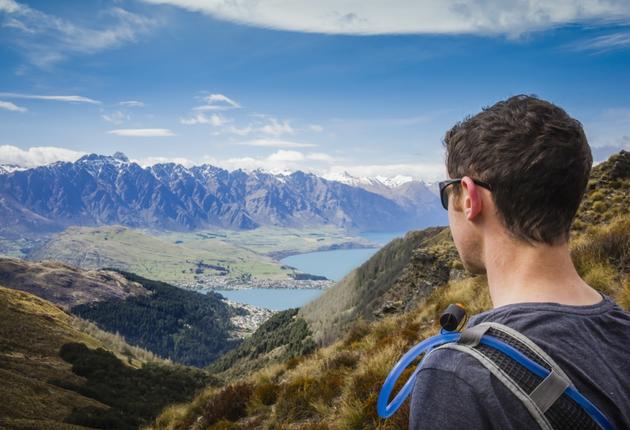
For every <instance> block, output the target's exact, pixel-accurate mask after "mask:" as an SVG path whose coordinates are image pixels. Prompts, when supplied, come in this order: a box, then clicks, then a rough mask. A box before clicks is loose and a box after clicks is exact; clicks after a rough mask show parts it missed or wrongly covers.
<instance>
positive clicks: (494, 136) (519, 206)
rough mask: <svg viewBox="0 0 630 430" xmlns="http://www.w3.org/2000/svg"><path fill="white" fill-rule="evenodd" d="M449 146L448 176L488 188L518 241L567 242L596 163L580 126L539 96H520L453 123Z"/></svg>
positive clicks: (456, 188) (445, 138) (455, 191)
mask: <svg viewBox="0 0 630 430" xmlns="http://www.w3.org/2000/svg"><path fill="white" fill-rule="evenodd" d="M444 146H445V147H446V168H447V171H448V174H449V176H450V177H452V178H457V177H462V176H471V177H473V178H475V179H481V180H483V181H486V182H489V183H490V184H491V185H492V186H493V191H492V197H493V199H494V202H495V205H496V207H497V210H498V213H499V216H500V218H501V219H502V221H503V222H504V224H505V226H506V227H507V229H508V230H509V231H510V232H512V233H513V234H514V236H516V237H517V238H520V239H522V240H524V241H526V242H528V243H533V242H544V243H547V244H549V245H553V244H556V243H558V242H559V241H561V242H565V241H567V240H568V238H569V229H570V227H571V222H572V221H573V218H574V217H575V213H576V212H577V209H578V206H579V205H580V201H581V200H582V197H583V195H584V191H585V190H586V185H587V183H588V178H589V175H590V171H591V167H592V164H593V157H592V155H591V149H590V147H589V145H588V142H587V140H586V136H585V135H584V130H583V129H582V124H581V123H580V122H579V121H578V120H576V119H574V118H571V117H570V116H569V115H568V114H567V113H566V112H565V111H564V110H563V109H561V108H560V107H558V106H556V105H554V104H552V103H550V102H547V101H545V100H541V99H539V98H537V97H536V96H528V95H518V96H514V97H510V98H509V99H507V100H504V101H500V102H498V103H496V104H495V105H493V106H491V107H487V108H484V109H483V110H482V111H481V112H480V113H478V114H477V115H475V116H472V117H467V118H465V119H464V120H463V121H461V122H459V123H457V124H455V126H453V128H451V129H450V130H449V131H448V132H447V133H446V135H445V137H444ZM453 191H454V193H456V195H457V193H458V192H459V187H454V189H453Z"/></svg>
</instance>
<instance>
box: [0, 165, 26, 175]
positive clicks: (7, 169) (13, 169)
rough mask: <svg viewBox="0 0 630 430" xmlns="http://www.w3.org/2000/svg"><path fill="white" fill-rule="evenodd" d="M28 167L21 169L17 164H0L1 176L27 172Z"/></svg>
mask: <svg viewBox="0 0 630 430" xmlns="http://www.w3.org/2000/svg"><path fill="white" fill-rule="evenodd" d="M26 169H27V167H21V166H18V165H17V164H0V175H5V174H7V173H11V172H18V171H20V170H26Z"/></svg>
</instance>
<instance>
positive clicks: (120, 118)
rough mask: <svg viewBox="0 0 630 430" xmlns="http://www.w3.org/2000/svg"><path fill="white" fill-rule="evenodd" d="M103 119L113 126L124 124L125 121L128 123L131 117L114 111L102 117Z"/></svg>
mask: <svg viewBox="0 0 630 430" xmlns="http://www.w3.org/2000/svg"><path fill="white" fill-rule="evenodd" d="M101 118H103V119H104V120H105V121H107V122H111V123H112V124H117V125H118V124H122V123H123V122H125V121H128V120H129V119H130V117H129V115H128V114H126V113H124V112H121V111H119V110H117V111H114V112H112V113H104V114H102V115H101Z"/></svg>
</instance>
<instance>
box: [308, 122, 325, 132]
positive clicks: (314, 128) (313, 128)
mask: <svg viewBox="0 0 630 430" xmlns="http://www.w3.org/2000/svg"><path fill="white" fill-rule="evenodd" d="M308 129H309V130H310V131H314V132H315V133H321V132H322V131H324V127H322V126H321V125H319V124H310V125H309V126H308Z"/></svg>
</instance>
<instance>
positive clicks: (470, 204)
mask: <svg viewBox="0 0 630 430" xmlns="http://www.w3.org/2000/svg"><path fill="white" fill-rule="evenodd" d="M461 185H462V194H463V196H462V198H463V200H464V206H463V211H464V215H466V219H467V220H469V221H472V220H473V219H475V217H476V216H477V215H478V214H479V213H480V212H481V209H482V205H481V194H480V193H479V188H478V187H477V184H475V183H474V182H473V180H472V179H471V178H469V177H468V176H464V177H463V178H462V182H461Z"/></svg>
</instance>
